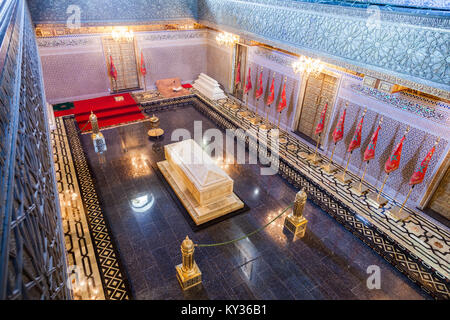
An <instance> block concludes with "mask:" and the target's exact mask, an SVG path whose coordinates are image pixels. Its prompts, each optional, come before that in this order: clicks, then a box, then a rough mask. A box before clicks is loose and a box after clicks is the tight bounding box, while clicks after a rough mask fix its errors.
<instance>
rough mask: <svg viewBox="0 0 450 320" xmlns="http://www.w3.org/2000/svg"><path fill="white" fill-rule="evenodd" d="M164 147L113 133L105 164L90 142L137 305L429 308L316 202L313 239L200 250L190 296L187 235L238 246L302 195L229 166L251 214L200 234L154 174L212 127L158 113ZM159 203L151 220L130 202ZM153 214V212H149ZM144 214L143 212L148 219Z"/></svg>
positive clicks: (179, 112) (108, 134) (268, 232)
mask: <svg viewBox="0 0 450 320" xmlns="http://www.w3.org/2000/svg"><path fill="white" fill-rule="evenodd" d="M156 115H157V116H159V117H160V119H161V127H162V128H163V129H164V130H165V131H166V134H165V136H164V138H162V139H161V140H159V141H156V142H155V141H150V140H149V139H148V137H147V130H148V129H149V123H148V122H143V123H137V124H131V125H127V126H122V127H118V128H114V129H108V130H104V131H103V134H104V136H105V139H106V143H107V147H108V150H107V152H106V153H105V155H104V158H99V157H98V155H97V154H95V152H94V151H93V146H92V141H91V137H90V135H83V136H82V144H83V148H84V150H85V151H86V154H87V157H88V161H89V164H90V167H91V169H92V171H93V175H94V179H95V183H96V187H97V192H98V195H99V198H100V201H101V204H102V208H103V210H104V214H105V215H106V217H107V219H108V221H109V224H110V227H111V231H112V234H113V236H114V238H115V239H116V243H117V246H118V250H119V252H120V256H121V259H122V262H123V265H124V267H125V269H126V270H125V271H126V273H127V275H128V277H129V280H130V285H131V288H132V291H133V295H134V297H135V298H136V299H429V297H428V296H427V295H426V294H424V293H423V292H422V291H421V290H420V289H419V288H418V287H416V286H415V285H414V284H412V283H411V282H410V281H409V280H408V279H407V278H406V277H405V276H403V275H402V274H401V273H400V272H398V271H397V270H396V269H395V268H393V267H392V266H391V265H390V264H388V263H387V262H386V261H384V259H383V258H381V257H380V256H378V255H377V254H376V253H375V252H374V251H373V250H372V249H370V248H369V247H367V246H366V245H365V244H364V243H363V242H361V241H360V240H358V239H357V238H356V237H354V236H353V235H352V234H351V233H350V232H348V231H347V230H346V229H345V228H343V227H342V226H341V225H340V224H338V223H337V222H335V221H334V220H333V219H332V218H330V217H329V216H328V215H327V214H326V213H325V212H323V211H322V210H321V209H320V208H318V207H316V206H315V205H314V204H312V203H310V202H308V203H307V205H306V208H305V213H304V214H305V217H306V218H307V219H308V220H309V223H308V229H307V232H306V235H305V237H304V238H302V239H297V240H295V241H294V239H293V238H292V236H291V235H290V234H289V233H288V232H287V231H285V230H283V228H282V224H283V218H282V219H279V220H278V221H276V222H275V223H274V224H271V225H270V226H269V227H268V228H267V229H265V230H264V231H262V232H261V233H258V234H256V235H254V236H252V237H251V238H249V239H245V240H242V241H239V242H237V243H234V244H231V245H227V246H222V247H210V248H197V249H196V251H195V260H196V261H197V264H198V265H199V267H200V269H201V271H202V273H203V283H202V285H200V286H197V287H195V288H193V289H190V290H188V291H185V292H183V291H182V290H181V288H180V286H179V284H178V282H177V279H176V275H175V265H177V264H179V263H181V253H180V244H181V241H182V240H183V239H184V238H185V237H186V235H188V236H189V237H190V238H191V239H192V240H193V241H194V242H195V243H215V242H221V241H227V240H231V239H234V238H237V237H240V236H242V235H243V234H245V233H248V232H251V231H253V230H255V229H257V228H259V227H261V226H262V225H264V224H266V223H267V222H269V221H270V220H271V219H272V218H273V217H275V216H276V215H277V214H278V212H280V210H282V209H284V208H285V207H286V206H287V205H289V204H290V203H291V202H292V201H293V199H294V197H295V193H296V192H297V191H296V190H294V189H293V188H292V187H291V186H290V185H289V184H287V183H286V182H285V181H284V180H283V179H282V178H281V177H280V176H278V175H273V176H262V175H260V173H259V172H260V171H259V169H260V167H259V165H249V164H247V165H237V164H233V165H229V167H228V168H225V171H227V173H228V174H229V175H230V176H231V177H232V179H234V182H235V184H234V186H235V192H236V193H237V194H238V195H239V196H240V197H241V198H242V199H243V200H244V201H245V202H246V203H247V204H248V206H249V207H250V208H251V210H250V211H248V212H246V213H243V214H240V215H237V216H235V217H232V218H230V219H228V220H225V221H222V222H220V223H218V224H215V225H213V226H211V227H208V228H206V229H203V230H201V231H198V232H193V231H192V229H191V228H190V226H189V223H188V222H187V221H186V218H185V217H184V215H183V214H182V212H181V211H180V209H179V207H178V206H177V205H176V204H174V202H173V200H172V197H171V195H170V190H167V189H166V187H165V184H164V183H163V182H162V181H161V180H160V178H159V177H158V175H157V174H156V172H155V169H154V168H156V162H158V161H161V160H163V159H164V153H163V149H162V145H164V144H168V143H171V140H170V138H171V133H172V131H173V130H174V129H177V128H186V129H188V130H189V131H190V132H193V125H194V120H195V121H202V126H203V130H207V129H209V128H215V125H214V123H213V122H211V121H210V120H209V119H207V118H206V117H204V116H203V115H202V114H200V113H199V112H198V111H197V110H196V109H195V108H194V107H191V106H188V107H183V108H179V109H176V110H170V111H161V112H158V113H156ZM145 196H147V197H148V199H152V198H153V199H154V202H153V203H152V205H151V207H149V208H147V209H146V210H135V209H133V207H132V204H131V201H132V200H133V199H136V198H138V197H145ZM150 204H151V203H150ZM139 211H142V212H139ZM371 265H376V266H379V268H380V270H381V289H378V290H377V289H374V290H369V289H368V288H367V285H366V281H367V278H368V276H369V275H368V274H367V268H368V266H371Z"/></svg>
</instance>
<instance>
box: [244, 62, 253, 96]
mask: <svg viewBox="0 0 450 320" xmlns="http://www.w3.org/2000/svg"><path fill="white" fill-rule="evenodd" d="M251 89H252V71H251V70H250V68H248V75H247V84H246V85H245V88H244V94H247V93H248V92H249V91H250V90H251Z"/></svg>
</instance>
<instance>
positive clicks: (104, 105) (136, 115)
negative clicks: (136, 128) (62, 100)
mask: <svg viewBox="0 0 450 320" xmlns="http://www.w3.org/2000/svg"><path fill="white" fill-rule="evenodd" d="M120 96H122V97H123V98H124V99H123V100H122V101H116V100H115V99H114V98H115V97H120ZM74 105H75V108H74V109H72V110H66V111H55V116H57V117H58V116H61V115H67V114H74V115H75V119H76V120H77V122H78V126H79V128H80V129H81V128H83V127H84V126H85V125H86V123H87V121H88V120H89V116H90V114H91V111H93V112H94V113H95V115H96V116H97V119H98V125H99V127H100V128H102V127H108V126H113V125H117V124H121V123H127V122H130V121H136V120H142V119H144V118H145V117H144V115H143V114H142V113H141V110H140V109H139V107H138V105H137V103H136V101H135V100H134V99H133V97H131V95H130V94H129V93H124V94H116V95H111V96H106V97H100V98H95V99H88V100H81V101H75V102H74ZM69 111H70V112H69ZM68 112H69V113H68ZM59 113H61V115H58V114H59ZM89 130H91V124H90V123H89V124H88V125H87V126H86V127H85V128H84V129H83V131H89Z"/></svg>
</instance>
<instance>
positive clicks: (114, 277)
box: [63, 117, 132, 300]
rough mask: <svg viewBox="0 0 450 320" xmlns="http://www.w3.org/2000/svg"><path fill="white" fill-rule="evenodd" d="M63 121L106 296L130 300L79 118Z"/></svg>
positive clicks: (69, 118)
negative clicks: (79, 133) (100, 199)
mask: <svg viewBox="0 0 450 320" xmlns="http://www.w3.org/2000/svg"><path fill="white" fill-rule="evenodd" d="M63 121H64V125H65V128H66V131H67V136H68V140H69V146H70V149H71V152H72V157H73V160H74V164H75V171H76V176H77V179H78V183H79V185H80V191H81V198H82V200H83V205H84V210H85V212H86V217H87V221H88V224H89V230H90V232H91V237H92V239H93V247H94V250H95V252H96V257H97V263H98V265H99V266H100V275H101V279H102V282H103V287H104V289H105V298H106V299H109V300H129V299H131V298H132V296H131V291H130V288H129V285H128V280H127V278H126V274H125V272H124V269H123V267H122V265H121V261H120V256H119V254H118V251H117V247H116V245H115V243H114V240H113V238H112V236H111V232H110V230H109V226H108V223H107V221H106V219H105V217H104V216H103V212H102V208H101V206H100V203H99V200H98V197H97V193H96V190H95V186H94V182H93V180H92V175H91V172H90V169H89V166H88V163H87V161H86V157H85V155H84V151H83V147H82V146H81V141H80V138H79V136H78V131H77V127H76V125H75V118H73V117H65V118H64V120H63Z"/></svg>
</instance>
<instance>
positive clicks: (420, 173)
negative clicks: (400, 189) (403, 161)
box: [409, 145, 436, 186]
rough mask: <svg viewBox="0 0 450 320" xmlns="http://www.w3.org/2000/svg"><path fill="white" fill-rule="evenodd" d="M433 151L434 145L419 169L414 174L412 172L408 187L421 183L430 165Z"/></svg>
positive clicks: (434, 149)
mask: <svg viewBox="0 0 450 320" xmlns="http://www.w3.org/2000/svg"><path fill="white" fill-rule="evenodd" d="M434 151H436V145H434V146H433V148H431V150H430V151H429V152H428V154H427V156H426V157H425V159H423V160H422V163H421V164H420V168H419V169H418V170H417V171H416V172H414V173H413V175H412V176H411V179H410V180H409V185H410V186H413V185H416V184H419V183H422V181H423V178H425V174H426V173H427V169H428V164H429V163H430V160H431V157H432V156H433V153H434Z"/></svg>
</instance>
